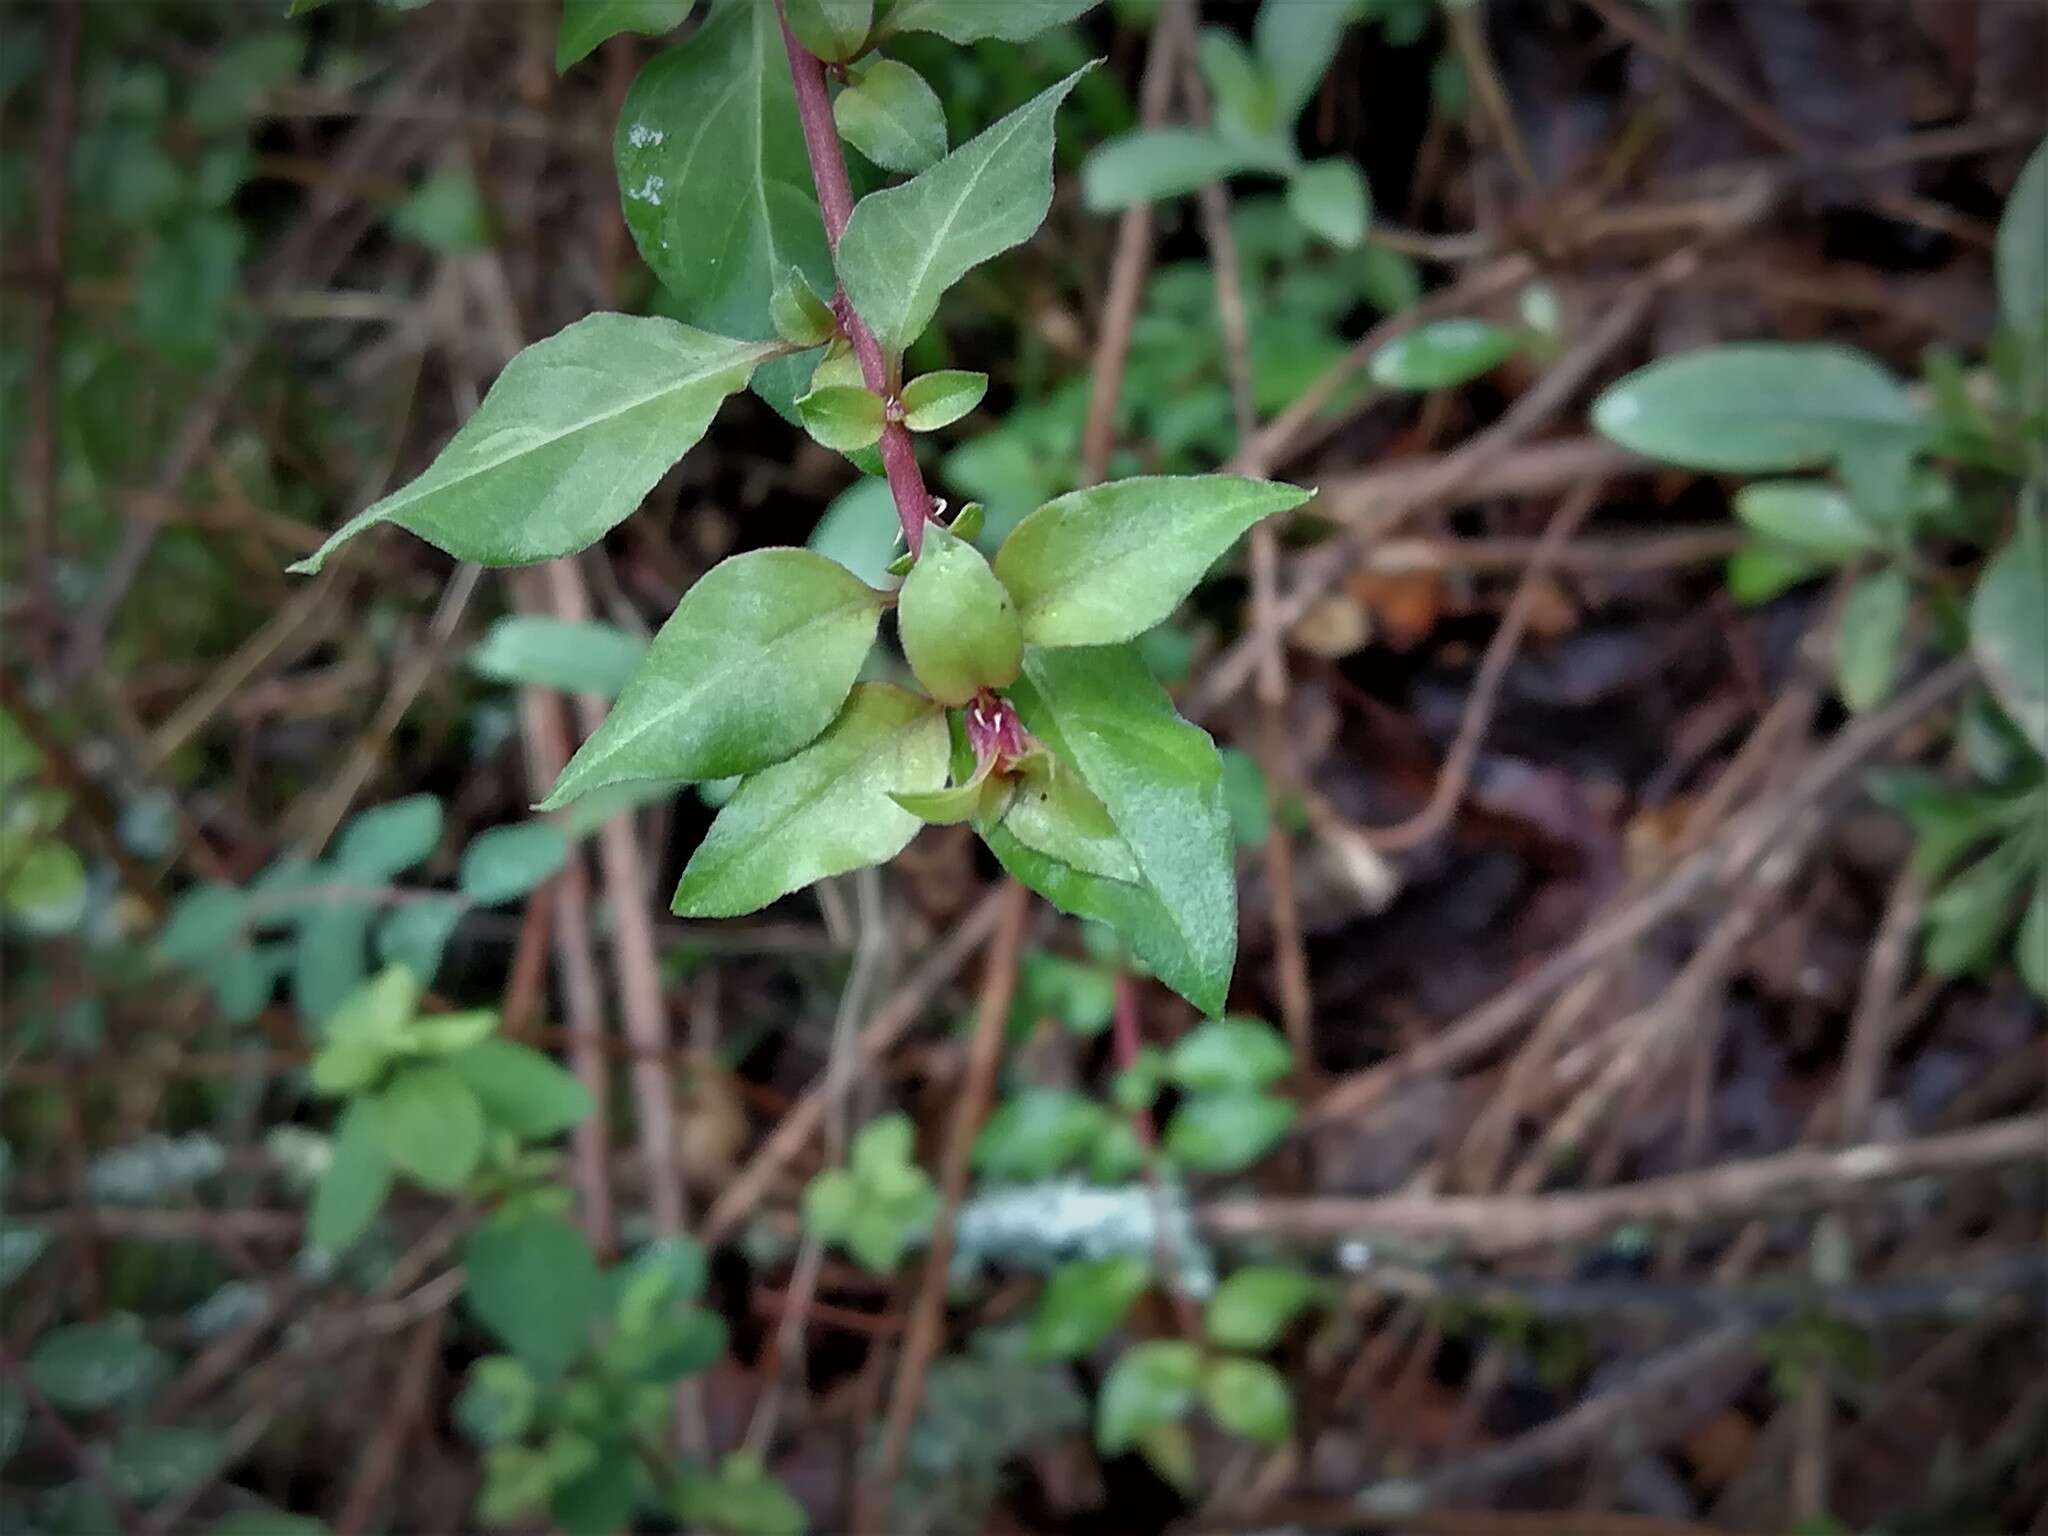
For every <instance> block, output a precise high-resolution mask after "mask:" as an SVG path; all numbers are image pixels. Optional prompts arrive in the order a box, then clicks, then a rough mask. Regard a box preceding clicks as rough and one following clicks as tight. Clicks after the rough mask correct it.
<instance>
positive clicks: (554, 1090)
mask: <svg viewBox="0 0 2048 1536" xmlns="http://www.w3.org/2000/svg"><path fill="white" fill-rule="evenodd" d="M447 1067H448V1070H449V1071H451V1072H453V1073H454V1074H455V1075H456V1076H457V1077H459V1078H461V1079H462V1081H463V1083H464V1084H465V1085H467V1087H468V1088H469V1091H470V1092H471V1093H473V1094H474V1095H476V1099H477V1102H478V1103H480V1104H481V1105H483V1110H484V1114H485V1116H486V1117H487V1118H488V1119H489V1120H490V1121H491V1123H492V1124H493V1125H500V1126H503V1127H504V1128H505V1129H506V1130H508V1131H510V1132H512V1133H513V1134H514V1135H515V1136H518V1137H519V1138H521V1139H522V1140H525V1141H543V1140H545V1139H546V1138H548V1137H550V1136H555V1135H559V1134H560V1133H561V1132H563V1131H566V1130H567V1129H569V1127H570V1126H572V1125H575V1124H576V1123H577V1122H578V1121H580V1120H581V1119H583V1117H584V1116H585V1115H588V1114H590V1113H591V1112H592V1110H594V1109H595V1108H596V1105H595V1104H594V1103H593V1101H592V1100H591V1097H590V1090H588V1089H587V1088H585V1087H584V1086H583V1084H582V1083H580V1082H578V1081H577V1080H576V1078H575V1077H573V1076H572V1075H570V1074H569V1073H568V1072H565V1071H564V1070H563V1069H562V1068H561V1067H559V1066H557V1065H556V1064H555V1063H554V1062H553V1061H551V1060H549V1059H548V1058H547V1057H546V1056H543V1055H542V1054H541V1053H540V1052H539V1051H536V1050H534V1049H533V1048H532V1047H531V1046H525V1045H521V1044H519V1043H518V1042H517V1041H514V1040H500V1039H492V1040H483V1041H480V1042H478V1043H477V1044H475V1045H473V1046H471V1047H470V1048H469V1049H468V1050H466V1051H460V1052H458V1053H456V1054H455V1055H453V1056H450V1057H449V1058H448V1061H447Z"/></svg>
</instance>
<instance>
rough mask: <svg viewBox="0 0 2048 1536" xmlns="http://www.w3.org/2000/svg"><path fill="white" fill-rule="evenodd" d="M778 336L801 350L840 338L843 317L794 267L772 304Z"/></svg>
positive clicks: (784, 278)
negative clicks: (840, 321)
mask: <svg viewBox="0 0 2048 1536" xmlns="http://www.w3.org/2000/svg"><path fill="white" fill-rule="evenodd" d="M768 310H769V315H770V317H771V318H772V319H773V320H774V322H775V334H776V335H778V336H780V337H781V338H782V339H783V340H784V341H786V342H789V343H791V344H792V345H794V346H799V347H822V346H823V345H825V343H826V342H828V341H831V340H832V339H833V338H834V337H835V336H837V335H838V334H839V317H838V316H837V315H835V314H833V313H832V306H831V305H830V304H828V303H826V302H825V299H824V296H823V295H822V294H820V293H819V292H818V290H817V289H815V288H813V287H812V286H811V280H810V279H809V278H807V277H805V276H804V275H803V273H801V272H799V271H798V270H797V269H796V268H795V267H791V268H790V269H789V271H788V272H787V273H785V274H784V275H783V279H782V281H781V282H780V283H778V284H777V285H776V287H775V293H774V295H773V296H772V297H771V298H770V299H769V301H768Z"/></svg>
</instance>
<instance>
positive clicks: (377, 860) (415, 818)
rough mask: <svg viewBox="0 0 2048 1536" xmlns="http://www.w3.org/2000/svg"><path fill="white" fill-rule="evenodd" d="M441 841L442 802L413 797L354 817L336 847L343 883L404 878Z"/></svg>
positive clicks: (410, 796) (378, 883) (338, 867)
mask: <svg viewBox="0 0 2048 1536" xmlns="http://www.w3.org/2000/svg"><path fill="white" fill-rule="evenodd" d="M440 841H441V797H440V796H439V795H408V796H407V797H406V798H405V799H403V800H394V801H392V802H391V803H390V804H389V805H380V806H377V807H376V808H375V809H374V810H368V811H364V812H363V813H362V814H361V815H359V816H354V817H351V818H350V819H349V821H348V824H347V825H346V826H344V827H343V828H342V829H341V837H340V839H339V840H338V841H337V842H336V843H335V845H334V864H335V868H336V870H337V871H338V872H339V873H340V874H341V875H342V876H343V877H344V879H346V880H349V881H352V882H357V883H362V884H367V885H381V884H382V883H383V882H384V881H386V880H389V879H391V878H392V877H394V876H396V875H402V874H404V873H405V872H406V871H407V870H408V869H411V868H412V867H413V866H414V865H415V864H417V863H419V862H420V861H421V860H422V859H424V858H425V857H426V856H427V855H428V854H430V853H432V852H433V851H434V845H435V844H436V843H438V842H440Z"/></svg>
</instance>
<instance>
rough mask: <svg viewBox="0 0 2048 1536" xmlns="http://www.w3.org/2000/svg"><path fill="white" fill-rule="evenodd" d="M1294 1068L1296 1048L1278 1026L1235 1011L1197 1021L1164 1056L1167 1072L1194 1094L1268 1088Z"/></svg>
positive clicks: (1175, 1081)
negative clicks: (1292, 1048)
mask: <svg viewBox="0 0 2048 1536" xmlns="http://www.w3.org/2000/svg"><path fill="white" fill-rule="evenodd" d="M1293 1070H1294V1052H1293V1051H1292V1050H1290V1049H1289V1048H1288V1045H1287V1042H1286V1040H1285V1039H1283V1038H1282V1037H1281V1034H1280V1032H1279V1031H1278V1030H1277V1029H1275V1028H1273V1026H1272V1025H1270V1024H1267V1023H1264V1022H1262V1021H1261V1020H1258V1019H1247V1018H1243V1017H1239V1016H1235V1015H1233V1016H1232V1017H1230V1018H1227V1019H1210V1020H1208V1021H1207V1022H1206V1023H1202V1024H1198V1025H1196V1026H1195V1027H1194V1028H1193V1029H1192V1030H1190V1031H1188V1033H1187V1034H1185V1035H1183V1036H1181V1038H1180V1039H1179V1040H1177V1041H1175V1042H1174V1046H1173V1049H1172V1050H1171V1051H1169V1052H1168V1053H1167V1057H1166V1075H1167V1076H1168V1077H1169V1078H1171V1079H1172V1080H1173V1082H1174V1083H1175V1084H1176V1085H1178V1086H1179V1087H1181V1088H1185V1089H1188V1090H1190V1091H1193V1092H1207V1091H1210V1090H1214V1089H1240V1088H1264V1087H1266V1086H1267V1085H1269V1084H1271V1083H1276V1082H1278V1081H1279V1080H1280V1079H1281V1078H1283V1077H1285V1076H1286V1075H1287V1074H1288V1073H1289V1072H1291V1071H1293Z"/></svg>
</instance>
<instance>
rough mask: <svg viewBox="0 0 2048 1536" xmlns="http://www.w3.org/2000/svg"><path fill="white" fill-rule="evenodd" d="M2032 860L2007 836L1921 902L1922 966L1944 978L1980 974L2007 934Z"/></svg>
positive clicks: (2024, 846) (2023, 847) (2017, 841)
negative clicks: (1924, 933) (1924, 959)
mask: <svg viewBox="0 0 2048 1536" xmlns="http://www.w3.org/2000/svg"><path fill="white" fill-rule="evenodd" d="M2037 862H2038V860H2037V856H2036V855H2035V853H2034V852H2033V850H2032V849H2030V848H2029V847H2028V846H2027V844H2026V840H2025V839H2023V838H2020V837H2013V838H2011V839H2009V840H2007V841H2006V842H2004V843H2001V844H1999V846H1998V847H1996V848H1994V849H1992V850H1991V852H1989V853H1987V854H1986V855H1985V856H1984V857H1983V858H1981V859H1979V860H1978V861H1977V862H1976V863H1975V864H1973V865H1971V866H1970V867H1969V868H1968V869H1966V870H1964V871H1963V872H1962V873H1961V874H1960V875H1957V876H1956V877H1955V879H1953V880H1951V881H1950V882H1949V883H1948V884H1947V885H1946V886H1945V887H1944V888H1943V889H1942V890H1941V891H1940V892H1939V893H1938V894H1937V895H1936V896H1935V897H1934V898H1933V899H1932V900H1930V901H1929V902H1928V903H1927V966H1928V969H1929V970H1933V971H1938V972H1939V973H1941V974H1942V975H1944V976H1963V975H1972V974H1976V973H1978V972H1981V971H1983V970H1985V969H1986V968H1987V967H1988V966H1989V965H1990V964H1991V962H1992V961H1993V959H1995V958H1996V956H1997V954H1998V942H1999V940H2000V939H2002V938H2004V937H2005V935H2006V934H2007V933H2008V932H2009V931H2010V930H2011V928H2012V924H2013V919H2014V918H2015V917H2016V916H2017V915H2018V908H2019V902H2020V899H2021V895H2022V891H2023V889H2024V887H2025V884H2026V879H2027V874H2028V872H2029V871H2030V870H2031V869H2033V868H2035V867H2036V865H2037Z"/></svg>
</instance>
